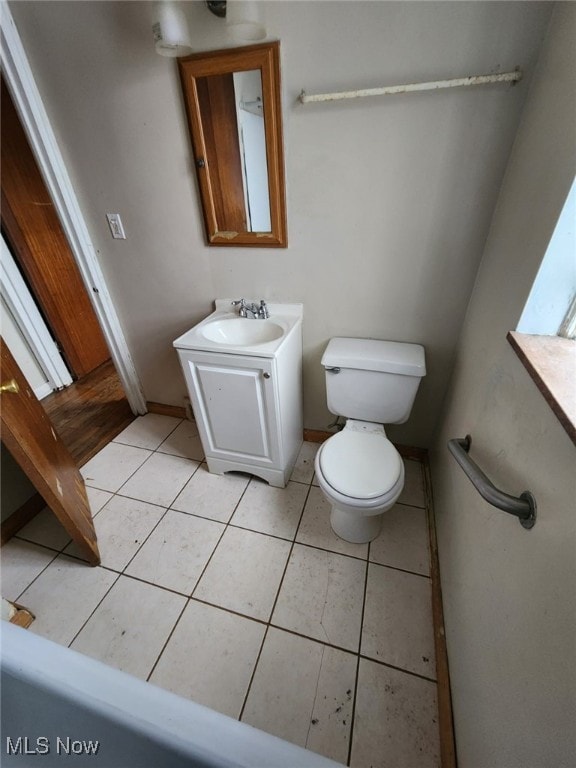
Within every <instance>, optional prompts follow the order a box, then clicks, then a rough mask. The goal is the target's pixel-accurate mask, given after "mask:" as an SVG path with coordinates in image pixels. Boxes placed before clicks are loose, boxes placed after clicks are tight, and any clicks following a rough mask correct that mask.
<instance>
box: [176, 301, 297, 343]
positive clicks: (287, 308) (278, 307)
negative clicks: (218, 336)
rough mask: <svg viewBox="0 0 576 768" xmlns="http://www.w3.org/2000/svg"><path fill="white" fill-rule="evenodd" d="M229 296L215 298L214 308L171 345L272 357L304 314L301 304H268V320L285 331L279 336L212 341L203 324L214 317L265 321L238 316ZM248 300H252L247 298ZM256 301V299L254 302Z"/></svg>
mask: <svg viewBox="0 0 576 768" xmlns="http://www.w3.org/2000/svg"><path fill="white" fill-rule="evenodd" d="M232 301H233V300H232V299H216V300H215V302H214V305H215V307H216V310H215V311H214V312H212V314H210V315H208V317H205V318H204V320H201V321H200V322H199V323H197V324H196V325H195V326H194V327H193V328H191V329H190V330H189V331H186V333H183V334H182V336H179V337H178V338H177V339H176V340H175V341H174V342H173V346H174V347H176V348H177V349H196V350H201V351H203V352H219V353H221V354H235V355H249V356H251V357H274V356H275V355H276V353H277V352H278V350H279V349H280V347H281V346H282V344H283V343H284V342H285V341H286V339H287V338H288V336H290V335H291V334H292V333H293V332H294V330H295V328H296V327H297V326H298V325H300V324H301V322H302V316H303V313H304V306H303V304H276V303H273V302H272V303H268V302H266V304H267V307H268V312H269V313H270V317H269V318H268V320H269V321H271V322H273V323H276V324H277V325H280V326H281V327H282V328H283V329H284V333H283V334H282V336H280V338H278V339H273V340H272V341H267V342H264V343H260V344H247V345H244V344H225V343H222V342H218V341H211V340H210V339H208V338H206V337H205V336H204V335H203V332H202V331H203V329H204V328H205V326H207V325H209V324H210V323H213V322H215V321H217V320H228V319H233V318H237V319H238V320H239V321H240V322H243V323H265V322H267V321H266V320H254V319H252V318H241V317H239V315H238V310H237V309H235V308H234V307H233V306H232ZM248 301H251V300H248ZM257 303H258V302H257Z"/></svg>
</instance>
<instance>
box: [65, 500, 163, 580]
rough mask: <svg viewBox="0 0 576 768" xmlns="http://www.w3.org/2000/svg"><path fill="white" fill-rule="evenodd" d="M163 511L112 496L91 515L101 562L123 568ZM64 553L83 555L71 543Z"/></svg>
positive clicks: (143, 503) (152, 506) (116, 568)
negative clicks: (94, 514) (95, 513)
mask: <svg viewBox="0 0 576 768" xmlns="http://www.w3.org/2000/svg"><path fill="white" fill-rule="evenodd" d="M165 512H166V509H165V508H164V507H158V506H156V505H155V504H147V503H146V502H145V501H138V500H137V499H129V498H126V497H125V496H114V497H113V498H112V499H111V500H110V501H109V502H108V504H106V506H105V507H104V508H103V509H102V510H101V511H100V512H99V513H98V514H97V515H96V517H95V518H94V527H95V528H96V535H97V537H98V548H99V550H100V557H101V558H102V565H103V566H105V567H106V568H112V569H113V570H115V571H122V570H124V568H125V567H126V566H127V565H128V563H129V562H130V560H131V559H132V558H133V557H134V555H135V554H136V552H138V550H139V549H140V547H141V546H142V542H143V541H144V540H145V539H146V537H147V536H148V535H149V533H150V532H151V531H152V529H153V528H154V526H155V525H156V524H157V523H158V521H159V520H160V518H161V517H162V515H164V514H165ZM65 554H67V555H73V556H74V557H80V558H82V557H83V555H82V553H81V552H80V550H79V549H78V546H77V545H76V544H75V543H72V544H70V545H69V546H68V547H66V549H65Z"/></svg>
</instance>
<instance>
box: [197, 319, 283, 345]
mask: <svg viewBox="0 0 576 768" xmlns="http://www.w3.org/2000/svg"><path fill="white" fill-rule="evenodd" d="M202 335H203V336H204V337H205V338H206V339H208V340H209V341H214V342H216V343H217V344H230V345H233V346H235V347H251V346H253V345H254V344H267V343H268V342H269V341H275V340H276V339H279V338H280V337H281V336H283V335H284V328H283V327H282V326H281V325H278V323H275V322H274V321H273V320H252V319H248V318H245V317H230V318H226V319H222V320H213V321H212V322H210V323H206V325H204V326H203V328H202Z"/></svg>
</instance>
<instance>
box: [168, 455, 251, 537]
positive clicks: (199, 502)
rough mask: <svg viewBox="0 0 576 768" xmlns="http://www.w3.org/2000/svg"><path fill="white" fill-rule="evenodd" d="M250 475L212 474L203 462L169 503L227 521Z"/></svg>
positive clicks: (176, 507)
mask: <svg viewBox="0 0 576 768" xmlns="http://www.w3.org/2000/svg"><path fill="white" fill-rule="evenodd" d="M249 482H250V478H248V477H245V476H244V475H231V474H227V475H213V474H212V473H210V472H208V467H207V466H206V464H202V465H201V466H200V467H199V468H198V471H197V472H196V473H195V474H194V476H193V477H192V478H191V480H190V481H189V482H188V483H187V484H186V487H185V488H184V489H183V490H182V492H181V493H180V494H179V495H178V498H177V499H176V500H175V501H174V503H173V504H172V507H173V508H174V509H178V510H179V511H180V512H188V513H189V514H192V515H199V516H200V517H207V518H209V519H210V520H218V521H219V522H221V523H227V522H228V520H230V518H231V517H232V514H233V512H234V510H235V508H236V505H237V504H238V502H239V500H240V498H241V496H242V494H243V493H244V491H245V489H246V486H247V485H248V483H249Z"/></svg>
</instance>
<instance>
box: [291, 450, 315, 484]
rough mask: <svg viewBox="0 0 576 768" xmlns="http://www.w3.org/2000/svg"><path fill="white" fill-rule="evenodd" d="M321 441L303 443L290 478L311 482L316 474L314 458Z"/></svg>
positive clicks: (299, 481)
mask: <svg viewBox="0 0 576 768" xmlns="http://www.w3.org/2000/svg"><path fill="white" fill-rule="evenodd" d="M319 447H320V443H310V442H305V443H302V447H301V448H300V452H299V453H298V458H297V459H296V464H295V465H294V469H293V471H292V475H291V477H290V480H294V481H296V482H298V483H311V482H312V477H313V476H314V459H315V458H316V453H317V452H318V448H319Z"/></svg>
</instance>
